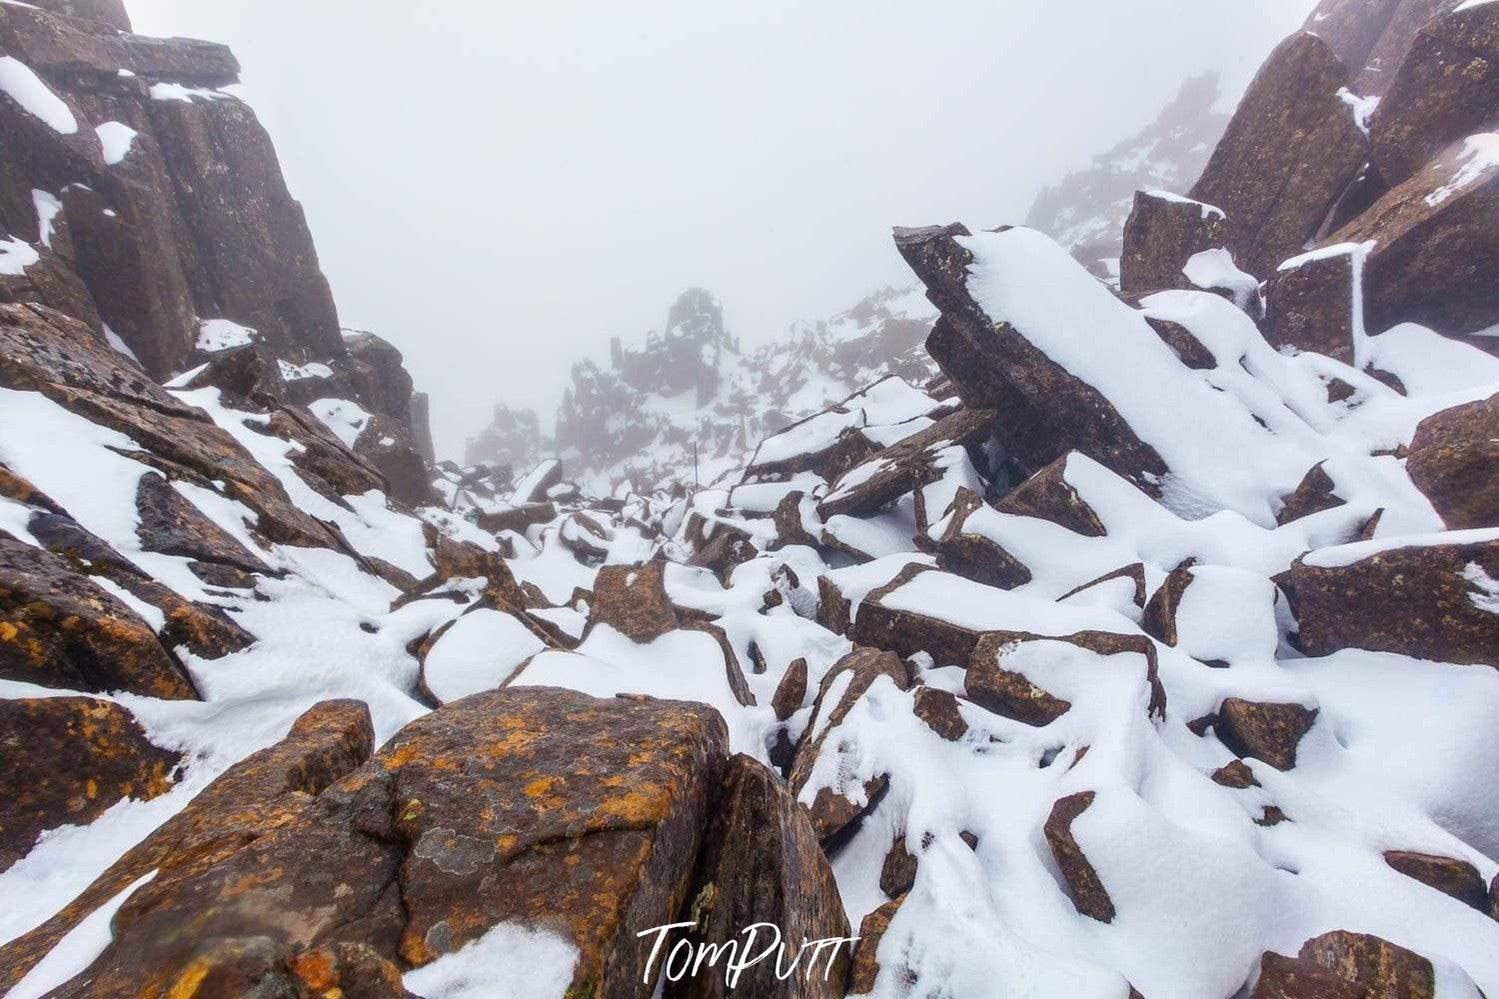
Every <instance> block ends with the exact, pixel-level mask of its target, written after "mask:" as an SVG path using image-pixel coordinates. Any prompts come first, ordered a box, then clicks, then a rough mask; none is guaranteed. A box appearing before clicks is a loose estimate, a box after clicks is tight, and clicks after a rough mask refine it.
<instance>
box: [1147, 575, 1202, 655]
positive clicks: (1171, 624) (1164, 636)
mask: <svg viewBox="0 0 1499 999" xmlns="http://www.w3.org/2000/svg"><path fill="white" fill-rule="evenodd" d="M1192 579H1193V576H1192V570H1191V569H1189V568H1180V569H1173V570H1172V571H1171V572H1170V573H1168V574H1167V575H1166V578H1165V579H1164V580H1162V581H1161V585H1160V586H1159V587H1157V588H1156V591H1155V593H1153V594H1152V595H1151V597H1150V602H1149V603H1147V604H1146V605H1145V616H1144V617H1143V618H1142V620H1141V621H1140V627H1142V628H1144V629H1145V632H1146V634H1148V635H1150V636H1152V637H1154V638H1158V639H1160V640H1161V641H1163V642H1165V643H1166V644H1167V645H1170V646H1172V647H1175V645H1176V643H1177V634H1176V609H1177V607H1179V606H1180V605H1181V599H1182V594H1183V593H1185V592H1186V591H1187V587H1188V586H1190V585H1191V583H1192Z"/></svg>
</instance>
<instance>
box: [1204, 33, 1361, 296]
mask: <svg viewBox="0 0 1499 999" xmlns="http://www.w3.org/2000/svg"><path fill="white" fill-rule="evenodd" d="M1348 82H1349V81H1348V72H1347V70H1346V69H1344V67H1343V64H1342V63H1341V62H1339V60H1338V57H1337V55H1336V53H1334V52H1333V50H1332V48H1331V47H1330V46H1329V45H1328V44H1327V43H1326V42H1324V41H1323V40H1322V39H1321V38H1318V37H1317V36H1316V35H1312V34H1308V33H1305V32H1302V33H1300V34H1296V35H1292V36H1291V37H1290V38H1288V39H1286V41H1284V42H1282V43H1281V44H1280V46H1279V47H1277V48H1276V50H1275V51H1274V52H1272V53H1271V54H1270V57H1269V58H1268V59H1266V60H1265V64H1264V65H1263V66H1262V67H1260V71H1259V74H1258V75H1257V76H1256V77H1255V78H1254V82H1252V83H1251V84H1250V85H1249V89H1248V91H1247V92H1246V93H1245V95H1244V98H1243V100H1241V101H1240V102H1239V108H1238V110H1237V111H1236V112H1235V114H1234V117H1233V120H1232V121H1231V122H1230V123H1229V126H1228V132H1227V134H1226V135H1224V137H1223V140H1222V141H1221V142H1219V143H1218V148H1217V149H1215V150H1214V151H1213V156H1212V159H1211V160H1209V161H1208V165H1207V168H1206V169H1205V170H1204V171H1203V173H1202V177H1201V178H1200V179H1199V180H1198V181H1197V184H1196V186H1194V187H1193V188H1192V191H1191V197H1192V198H1193V199H1195V200H1197V201H1205V202H1207V203H1208V204H1211V205H1216V206H1218V207H1219V208H1221V209H1223V210H1224V211H1225V212H1227V213H1228V221H1229V228H1230V231H1231V236H1230V245H1231V246H1232V247H1233V249H1234V257H1235V259H1236V260H1237V261H1238V263H1239V266H1240V267H1242V268H1243V269H1244V270H1246V271H1248V272H1249V273H1251V274H1254V275H1256V276H1261V277H1263V276H1266V275H1268V274H1270V273H1272V272H1273V271H1274V270H1275V268H1276V267H1277V265H1279V264H1280V262H1281V261H1282V260H1285V259H1286V258H1288V257H1292V256H1295V255H1296V254H1298V253H1300V252H1301V251H1302V248H1303V247H1305V246H1306V244H1307V242H1308V241H1309V240H1310V239H1312V237H1314V236H1315V235H1316V234H1317V230H1318V228H1319V227H1320V226H1321V223H1322V219H1323V218H1324V217H1325V216H1326V215H1327V213H1328V212H1329V211H1330V210H1331V209H1332V207H1333V204H1334V203H1335V202H1336V201H1337V200H1338V197H1339V196H1340V195H1341V194H1342V193H1343V191H1344V189H1346V188H1347V187H1348V185H1349V183H1350V182H1352V180H1353V179H1354V177H1355V176H1356V175H1357V173H1358V171H1359V168H1360V167H1362V166H1363V165H1364V161H1365V160H1366V159H1367V158H1368V154H1367V150H1368V140H1367V139H1366V138H1365V137H1364V134H1363V132H1362V131H1360V130H1359V127H1358V125H1357V124H1355V122H1354V120H1353V114H1352V112H1351V110H1350V108H1349V106H1348V104H1347V103H1345V102H1344V101H1343V99H1342V98H1341V97H1339V96H1338V91H1340V90H1341V89H1343V88H1344V87H1347V86H1348Z"/></svg>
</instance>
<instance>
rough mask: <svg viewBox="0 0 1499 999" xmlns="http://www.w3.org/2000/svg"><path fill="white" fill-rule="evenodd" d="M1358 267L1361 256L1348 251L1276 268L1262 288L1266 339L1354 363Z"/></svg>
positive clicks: (1281, 345)
mask: <svg viewBox="0 0 1499 999" xmlns="http://www.w3.org/2000/svg"><path fill="white" fill-rule="evenodd" d="M1362 266H1363V262H1362V255H1361V251H1355V250H1353V249H1348V250H1344V251H1341V252H1337V253H1326V254H1320V255H1315V256H1307V257H1302V258H1299V259H1298V260H1296V261H1295V262H1294V263H1293V264H1292V265H1288V266H1282V267H1280V268H1279V269H1277V270H1276V271H1275V272H1274V273H1273V274H1271V275H1270V279H1269V281H1268V282H1266V285H1265V323H1264V330H1265V339H1267V340H1269V341H1270V344H1271V346H1274V347H1278V348H1287V347H1293V348H1295V349H1296V350H1309V351H1314V352H1315V353H1318V354H1326V355H1327V356H1328V357H1332V358H1336V359H1337V360H1339V361H1343V362H1344V363H1347V364H1352V363H1353V332H1354V322H1355V320H1356V318H1357V316H1356V309H1357V307H1358V305H1357V303H1355V302H1354V300H1353V288H1354V277H1355V272H1356V270H1357V269H1359V268H1361V267H1362Z"/></svg>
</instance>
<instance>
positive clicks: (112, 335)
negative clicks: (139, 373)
mask: <svg viewBox="0 0 1499 999" xmlns="http://www.w3.org/2000/svg"><path fill="white" fill-rule="evenodd" d="M104 342H105V343H107V344H109V348H110V350H113V351H115V352H116V353H118V354H123V355H124V356H125V357H128V358H130V360H131V361H133V362H134V363H135V364H136V365H137V366H139V365H140V363H141V359H140V358H138V357H136V356H135V351H133V350H131V349H130V344H128V343H126V342H125V341H124V340H122V339H120V334H118V333H116V332H115V331H114V330H112V329H110V328H109V324H108V323H105V324H104Z"/></svg>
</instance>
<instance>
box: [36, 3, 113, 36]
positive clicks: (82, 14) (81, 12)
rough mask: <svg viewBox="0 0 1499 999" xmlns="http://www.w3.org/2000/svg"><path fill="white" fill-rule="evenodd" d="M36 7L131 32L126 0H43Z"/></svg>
mask: <svg viewBox="0 0 1499 999" xmlns="http://www.w3.org/2000/svg"><path fill="white" fill-rule="evenodd" d="M35 6H37V7H40V8H41V9H42V10H48V11H51V12H52V13H54V14H62V15H64V16H65V17H76V18H80V19H82V20H85V21H98V22H99V23H101V24H107V25H109V26H110V27H111V28H114V29H115V30H116V31H130V30H131V28H130V15H129V14H128V13H126V11H125V0H41V2H39V3H37V4H35Z"/></svg>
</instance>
